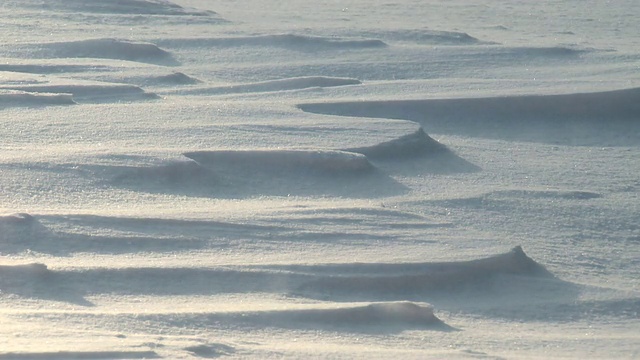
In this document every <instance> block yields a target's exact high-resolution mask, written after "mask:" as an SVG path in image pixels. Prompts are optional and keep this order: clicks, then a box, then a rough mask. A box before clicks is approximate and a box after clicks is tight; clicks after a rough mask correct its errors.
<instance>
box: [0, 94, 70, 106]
mask: <svg viewBox="0 0 640 360" xmlns="http://www.w3.org/2000/svg"><path fill="white" fill-rule="evenodd" d="M75 103H76V102H75V101H73V97H72V96H71V94H52V93H31V92H24V91H2V90H0V109H2V108H5V107H12V106H46V105H74V104H75Z"/></svg>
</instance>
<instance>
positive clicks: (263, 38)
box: [156, 34, 387, 51]
mask: <svg viewBox="0 0 640 360" xmlns="http://www.w3.org/2000/svg"><path fill="white" fill-rule="evenodd" d="M156 42H157V43H159V44H161V45H164V46H168V47H187V46H188V47H239V46H260V47H278V48H285V49H289V50H298V51H319V50H323V51H327V50H359V49H371V48H374V49H375V48H384V47H386V46H387V44H385V43H384V42H383V41H381V40H378V39H345V38H339V37H323V36H307V35H297V34H269V35H255V36H238V37H221V38H173V39H158V40H156Z"/></svg>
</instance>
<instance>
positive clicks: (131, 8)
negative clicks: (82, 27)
mask: <svg viewBox="0 0 640 360" xmlns="http://www.w3.org/2000/svg"><path fill="white" fill-rule="evenodd" d="M23 3H24V4H22V6H25V7H35V8H37V9H38V10H42V7H44V8H45V9H47V10H49V11H51V10H53V11H73V12H76V13H78V12H79V13H94V14H120V15H165V16H176V15H190V16H213V15H216V13H215V12H213V11H202V10H196V9H189V8H185V7H182V6H180V5H177V4H175V3H173V2H170V1H167V0H102V1H84V0H50V1H47V2H46V4H44V5H43V4H42V3H41V2H31V1H23Z"/></svg>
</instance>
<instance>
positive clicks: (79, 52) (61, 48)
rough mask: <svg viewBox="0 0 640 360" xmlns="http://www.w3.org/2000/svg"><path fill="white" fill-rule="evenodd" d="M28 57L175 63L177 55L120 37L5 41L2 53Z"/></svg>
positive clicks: (0, 49) (169, 64)
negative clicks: (33, 41)
mask: <svg viewBox="0 0 640 360" xmlns="http://www.w3.org/2000/svg"><path fill="white" fill-rule="evenodd" d="M3 52H4V53H7V54H9V55H12V56H15V57H25V58H40V59H51V58H97V59H118V60H128V61H137V62H143V63H151V64H158V65H168V66H175V65H179V64H180V63H179V62H178V61H176V60H175V59H174V57H173V55H172V54H171V53H170V52H168V51H166V50H163V49H161V48H159V47H158V46H157V45H155V44H151V43H146V42H134V41H128V40H119V39H87V40H79V41H61V42H52V43H32V44H20V45H5V46H3V47H2V48H0V54H1V53H3Z"/></svg>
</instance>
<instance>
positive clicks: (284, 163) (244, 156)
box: [184, 150, 373, 175]
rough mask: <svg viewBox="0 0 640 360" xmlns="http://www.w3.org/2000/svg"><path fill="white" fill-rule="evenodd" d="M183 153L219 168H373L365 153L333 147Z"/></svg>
mask: <svg viewBox="0 0 640 360" xmlns="http://www.w3.org/2000/svg"><path fill="white" fill-rule="evenodd" d="M184 156H186V157H188V158H190V159H193V160H195V161H196V162H197V163H198V164H201V165H204V166H207V167H211V168H214V169H215V168H216V167H225V168H241V169H245V170H248V169H252V170H260V171H261V172H268V173H274V172H275V173H278V172H282V171H299V172H300V171H301V172H305V173H313V174H318V175H322V174H324V175H350V174H359V173H363V172H368V171H371V170H373V165H371V163H370V162H369V161H368V160H367V158H366V156H364V155H362V154H356V153H352V152H346V151H334V150H246V151H241V150H240V151H233V150H220V151H194V152H187V153H184Z"/></svg>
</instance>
